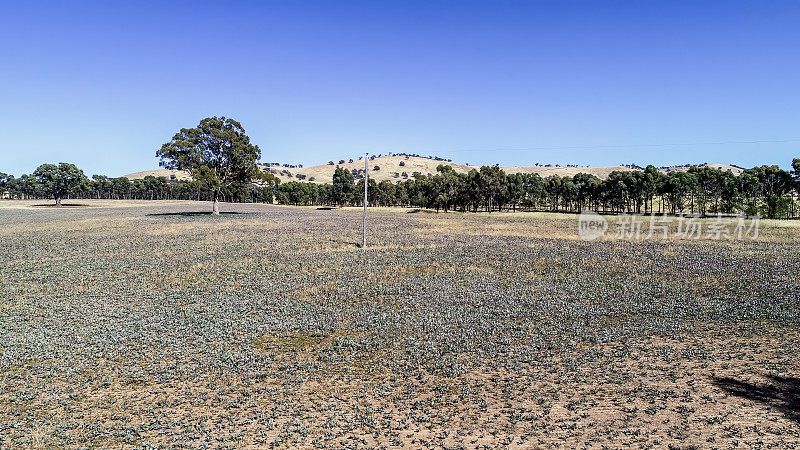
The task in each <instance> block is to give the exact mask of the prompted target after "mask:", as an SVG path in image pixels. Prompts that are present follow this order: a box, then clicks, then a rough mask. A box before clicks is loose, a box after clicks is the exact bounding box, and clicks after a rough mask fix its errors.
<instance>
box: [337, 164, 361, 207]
mask: <svg viewBox="0 0 800 450" xmlns="http://www.w3.org/2000/svg"><path fill="white" fill-rule="evenodd" d="M355 188H356V186H355V182H354V177H353V173H352V172H350V171H349V170H347V169H345V168H342V167H337V168H336V170H335V171H334V172H333V192H332V196H333V198H332V200H333V203H335V204H336V205H339V206H344V205H345V204H347V203H349V202H350V201H351V200H352V197H353V193H354V192H356V191H355Z"/></svg>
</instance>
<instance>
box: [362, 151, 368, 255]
mask: <svg viewBox="0 0 800 450" xmlns="http://www.w3.org/2000/svg"><path fill="white" fill-rule="evenodd" d="M368 164H369V153H364V226H363V234H362V236H361V248H367V185H368V184H369V166H368Z"/></svg>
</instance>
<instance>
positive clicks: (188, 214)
mask: <svg viewBox="0 0 800 450" xmlns="http://www.w3.org/2000/svg"><path fill="white" fill-rule="evenodd" d="M244 214H252V213H246V212H235V211H229V212H220V213H219V215H221V216H230V215H244ZM210 215H211V211H183V212H168V213H150V214H148V216H154V217H157V216H186V217H194V216H210Z"/></svg>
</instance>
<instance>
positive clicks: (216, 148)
mask: <svg viewBox="0 0 800 450" xmlns="http://www.w3.org/2000/svg"><path fill="white" fill-rule="evenodd" d="M156 156H157V157H159V158H160V159H161V161H160V163H159V164H160V165H161V166H162V167H166V168H169V169H176V170H184V171H187V172H189V174H191V176H192V178H191V179H190V180H168V179H167V178H166V177H154V176H146V177H144V178H143V179H136V180H129V179H128V178H125V177H118V178H109V177H106V176H102V175H94V176H92V178H91V179H90V178H88V177H87V176H86V175H85V174H84V173H83V171H82V170H80V169H79V168H77V167H76V166H75V165H74V164H70V163H59V164H43V165H41V166H39V167H38V168H37V169H36V170H35V171H34V172H33V173H32V174H30V175H22V176H21V177H19V178H15V177H14V176H11V175H7V174H4V173H0V196H1V197H6V198H17V199H42V198H52V199H54V200H55V203H56V205H61V200H62V199H64V198H78V199H80V198H97V199H141V200H172V199H179V200H207V201H211V202H213V207H212V213H213V214H218V213H219V207H218V203H219V201H220V200H223V201H229V202H265V203H273V202H275V201H277V202H278V203H280V204H285V205H305V206H311V205H316V206H362V205H363V196H362V195H363V192H364V182H365V180H364V178H360V179H359V180H358V181H357V182H356V180H355V177H354V175H353V173H352V172H351V171H348V170H346V169H344V168H341V167H337V168H336V170H335V171H334V174H333V179H332V182H331V183H328V184H314V183H309V182H302V181H290V182H288V183H281V182H280V180H279V179H278V178H277V177H275V176H274V175H273V174H271V173H269V172H265V171H262V170H260V169H259V168H258V166H257V164H256V161H257V160H258V159H259V158H260V157H261V150H260V149H259V148H258V146H256V145H253V144H251V143H250V139H249V137H247V135H246V133H245V131H244V128H242V126H241V124H240V123H239V122H236V121H235V120H233V119H230V118H225V117H211V118H206V119H203V120H202V121H200V123H199V125H198V126H197V127H196V128H183V129H181V130H180V131H179V132H178V133H176V134H175V135H174V136H173V138H172V140H170V141H169V142H167V143H165V144H164V145H163V146H162V147H161V148H160V149H159V150H158V151H157V152H156ZM367 191H368V198H369V200H368V201H369V205H368V206H402V207H416V208H430V209H435V210H437V211H440V210H441V211H445V212H447V211H452V210H457V211H463V212H467V211H472V212H477V211H485V212H493V211H503V210H509V209H510V210H514V211H516V210H517V209H519V208H523V209H529V210H539V211H560V212H580V211H584V210H594V211H598V212H605V213H636V214H641V213H644V214H647V213H670V214H678V213H690V214H700V215H708V214H742V213H743V214H747V215H751V216H754V215H757V214H758V215H761V216H763V217H767V218H792V217H797V215H798V202H797V200H796V196H797V193H798V192H799V191H800V159H795V160H794V161H793V162H792V171H786V170H783V169H781V168H780V167H778V166H766V165H765V166H761V167H754V168H752V169H744V170H743V171H742V172H741V174H739V175H735V174H733V173H732V172H730V171H724V170H719V169H715V168H712V167H709V166H702V167H690V168H689V169H688V170H686V171H672V172H668V173H666V174H663V173H661V172H659V170H658V169H656V168H655V167H654V166H652V165H650V166H647V167H646V168H644V169H643V170H630V171H615V172H612V173H611V174H610V175H609V177H608V178H607V179H605V180H601V179H600V178H598V177H596V176H594V175H591V174H588V173H578V174H576V175H574V176H571V177H570V176H567V177H559V176H552V177H548V178H542V177H541V176H539V175H538V174H531V173H513V174H507V173H505V172H504V171H503V170H502V169H500V167H498V166H483V167H481V168H480V169H472V170H470V171H469V172H467V173H458V172H456V171H455V170H454V169H453V167H452V166H450V165H447V164H440V165H439V166H438V167H437V169H436V174H431V175H422V174H415V175H414V176H413V177H412V178H411V179H408V180H404V181H401V182H397V183H394V182H392V181H390V180H384V181H381V182H380V183H377V182H375V180H374V179H372V178H370V179H369V181H368V186H367Z"/></svg>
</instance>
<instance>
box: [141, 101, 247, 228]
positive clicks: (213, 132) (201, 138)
mask: <svg viewBox="0 0 800 450" xmlns="http://www.w3.org/2000/svg"><path fill="white" fill-rule="evenodd" d="M156 156H157V157H159V158H161V162H160V163H159V164H160V165H161V166H162V167H166V168H168V169H178V170H186V171H189V173H191V174H192V177H193V178H194V179H195V180H197V181H199V182H200V183H201V184H202V185H203V186H204V187H206V188H207V189H209V190H210V191H211V193H212V199H213V206H212V209H211V213H212V214H219V196H220V191H221V190H222V188H224V187H231V186H233V185H244V184H246V183H249V182H252V181H253V180H256V179H259V177H260V174H261V171H260V170H259V169H258V167H257V166H256V161H257V160H258V159H259V158H260V157H261V150H260V149H259V148H258V146H257V145H253V144H251V143H250V138H249V137H247V134H245V131H244V128H242V125H241V124H240V123H239V122H237V121H235V120H233V119H229V118H225V117H209V118H205V119H203V120H201V121H200V124H199V125H198V126H197V128H183V129H181V131H179V132H178V133H176V134H175V136H173V137H172V140H171V141H169V142H167V143H166V144H164V145H163V146H161V149H160V150H158V151H157V152H156Z"/></svg>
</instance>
